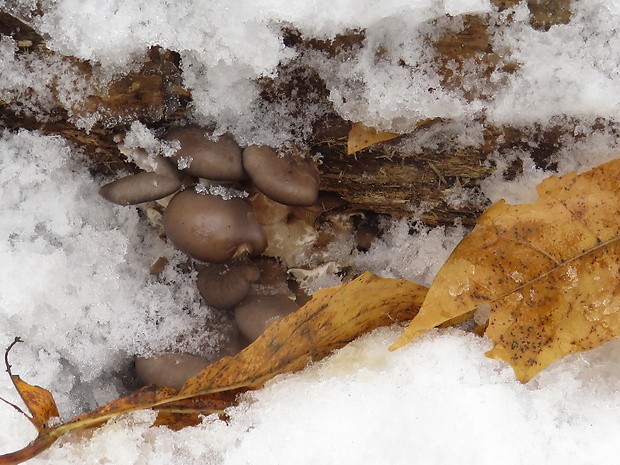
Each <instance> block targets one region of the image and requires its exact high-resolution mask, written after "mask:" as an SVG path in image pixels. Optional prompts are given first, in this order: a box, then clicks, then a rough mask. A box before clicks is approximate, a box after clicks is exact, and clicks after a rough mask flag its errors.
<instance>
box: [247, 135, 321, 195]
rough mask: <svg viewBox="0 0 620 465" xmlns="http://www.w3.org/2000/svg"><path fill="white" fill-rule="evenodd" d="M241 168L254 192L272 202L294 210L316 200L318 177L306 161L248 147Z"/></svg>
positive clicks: (251, 146)
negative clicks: (258, 191)
mask: <svg viewBox="0 0 620 465" xmlns="http://www.w3.org/2000/svg"><path fill="white" fill-rule="evenodd" d="M243 167H244V168H245V171H246V173H247V174H248V175H249V176H250V178H251V179H252V182H253V183H254V185H255V186H256V188H257V189H258V190H260V191H261V192H262V193H263V194H265V195H266V196H267V197H269V198H270V199H272V200H275V201H276V202H279V203H282V204H284V205H291V206H297V207H309V206H311V205H314V204H315V203H316V201H317V199H318V196H319V173H318V170H317V168H316V166H315V165H314V164H313V162H312V161H311V160H310V159H309V158H298V157H293V156H288V157H281V156H279V155H278V153H277V152H276V151H275V150H274V149H272V148H271V147H267V146H265V145H250V146H249V147H246V148H245V150H244V151H243Z"/></svg>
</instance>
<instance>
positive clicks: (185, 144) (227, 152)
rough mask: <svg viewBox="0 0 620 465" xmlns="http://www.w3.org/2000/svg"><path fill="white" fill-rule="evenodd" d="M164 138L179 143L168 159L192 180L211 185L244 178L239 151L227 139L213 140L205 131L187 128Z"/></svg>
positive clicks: (231, 141) (171, 131) (225, 137)
mask: <svg viewBox="0 0 620 465" xmlns="http://www.w3.org/2000/svg"><path fill="white" fill-rule="evenodd" d="M165 138H166V140H169V141H171V140H177V141H179V143H180V144H181V148H180V149H179V150H178V151H177V152H176V154H175V155H173V156H172V157H171V158H172V160H174V162H175V164H177V166H178V168H179V169H181V170H183V171H185V172H187V173H189V174H191V175H192V176H196V177H199V178H205V179H212V180H214V181H236V180H241V179H244V178H245V177H246V176H245V171H244V169H243V164H242V162H241V149H240V148H239V146H238V145H237V143H236V142H235V140H234V139H233V138H232V137H230V136H228V135H223V136H221V137H220V138H219V139H217V140H213V139H210V138H209V135H208V133H207V131H206V130H205V129H203V128H200V127H198V126H186V127H180V128H174V129H171V130H170V131H168V133H167V134H166V136H165Z"/></svg>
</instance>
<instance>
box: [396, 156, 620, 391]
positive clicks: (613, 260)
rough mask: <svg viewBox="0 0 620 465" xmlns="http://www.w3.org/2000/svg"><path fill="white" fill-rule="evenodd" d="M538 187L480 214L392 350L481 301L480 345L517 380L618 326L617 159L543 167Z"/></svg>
mask: <svg viewBox="0 0 620 465" xmlns="http://www.w3.org/2000/svg"><path fill="white" fill-rule="evenodd" d="M538 193H539V196H540V197H539V199H538V200H537V201H536V202H534V203H533V204H530V205H507V204H506V203H505V202H504V201H500V202H498V203H496V204H495V205H493V206H492V207H490V208H489V209H488V210H487V211H486V212H485V213H484V214H483V215H482V216H481V217H480V219H479V221H478V224H477V225H476V227H475V228H474V230H473V231H472V232H471V233H470V234H469V235H468V236H467V237H465V239H463V241H461V243H460V244H459V245H458V246H457V248H456V249H455V250H454V252H453V253H452V255H451V256H450V258H449V259H448V261H447V262H446V264H445V265H444V266H443V267H442V268H441V270H440V272H439V273H438V275H437V277H436V278H435V281H434V282H433V284H432V286H431V288H430V290H429V292H428V297H427V299H426V301H425V302H424V304H423V305H422V308H421V309H420V313H419V314H418V316H417V317H416V318H415V319H414V320H413V321H412V322H411V323H410V325H409V326H408V328H407V329H406V331H405V332H404V333H403V334H402V336H401V337H400V338H399V340H398V341H396V343H394V345H393V346H392V347H391V349H392V350H393V349H397V348H399V347H402V346H403V345H405V344H407V343H408V342H409V341H411V340H412V339H414V338H416V337H417V336H419V335H420V334H422V333H424V332H426V331H428V330H429V329H431V328H434V327H435V326H438V325H439V324H441V323H443V322H445V321H447V320H450V319H453V318H456V317H459V316H463V315H468V314H472V313H473V312H474V311H476V310H477V309H479V308H484V306H488V307H489V308H490V319H489V323H488V327H487V330H486V334H487V336H488V337H489V338H490V339H491V340H492V341H493V343H494V345H495V346H494V348H493V349H492V350H490V351H489V352H488V353H487V355H488V356H489V357H492V358H497V359H502V360H505V361H507V362H508V363H510V364H511V365H512V366H513V368H514V370H515V373H516V375H517V378H518V379H519V380H520V381H522V382H527V381H528V380H530V379H531V378H532V377H533V376H535V375H536V374H537V373H538V372H539V371H540V370H542V369H543V368H545V367H546V366H548V365H549V364H550V363H552V362H553V361H555V360H557V359H559V358H561V357H563V356H564V355H566V354H569V353H572V352H578V351H583V350H588V349H592V348H594V347H597V346H599V345H600V344H602V343H604V342H606V341H609V340H611V339H613V338H615V337H617V336H618V335H619V334H620V312H619V310H620V280H619V279H618V276H620V160H615V161H612V162H609V163H606V164H604V165H601V166H599V167H597V168H594V169H592V170H590V171H588V172H586V173H583V174H581V175H577V174H575V173H569V174H567V175H564V176H561V177H558V176H552V177H550V178H548V179H546V180H545V181H543V182H542V183H541V184H540V185H539V186H538Z"/></svg>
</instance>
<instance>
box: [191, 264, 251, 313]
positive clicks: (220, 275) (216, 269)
mask: <svg viewBox="0 0 620 465" xmlns="http://www.w3.org/2000/svg"><path fill="white" fill-rule="evenodd" d="M258 278H260V271H259V269H258V267H257V266H256V265H254V264H253V263H250V262H247V263H246V262H242V263H231V264H225V265H210V266H209V267H207V268H204V269H202V270H200V271H199V272H198V278H197V281H196V285H197V287H198V291H199V292H200V295H201V296H202V298H203V299H204V300H205V302H206V303H207V304H208V305H211V306H213V307H216V308H232V307H234V306H235V305H237V304H238V303H239V302H241V301H242V300H243V299H245V298H246V296H247V295H248V292H249V291H250V285H251V284H250V283H253V282H255V281H257V280H258Z"/></svg>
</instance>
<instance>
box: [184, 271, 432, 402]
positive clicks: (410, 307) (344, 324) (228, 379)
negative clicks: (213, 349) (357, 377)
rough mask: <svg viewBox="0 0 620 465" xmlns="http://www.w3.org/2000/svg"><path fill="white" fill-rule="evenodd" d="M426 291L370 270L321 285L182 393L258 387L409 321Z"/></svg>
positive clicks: (209, 367) (423, 288) (204, 371)
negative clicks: (307, 299) (333, 284)
mask: <svg viewBox="0 0 620 465" xmlns="http://www.w3.org/2000/svg"><path fill="white" fill-rule="evenodd" d="M426 291H427V289H426V288H425V287H423V286H420V285H418V284H415V283H413V282H411V281H405V280H399V279H385V278H380V277H378V276H375V275H373V274H372V273H369V272H366V273H364V274H363V275H362V276H360V277H359V278H357V279H355V280H353V281H351V282H350V283H347V284H342V285H340V286H336V287H331V288H328V289H322V290H320V291H318V292H316V293H315V294H314V295H313V296H312V300H310V302H308V303H307V304H306V305H304V306H303V307H302V308H300V309H299V310H298V311H296V312H295V313H292V314H290V315H288V316H287V317H285V318H283V319H282V320H280V321H277V322H275V323H273V324H272V325H270V326H269V327H268V328H267V329H266V330H265V332H264V333H263V335H261V336H260V337H259V338H258V339H257V340H256V341H254V343H252V344H251V345H250V346H248V347H247V348H246V349H244V350H243V351H241V352H240V353H239V354H237V355H236V356H234V357H226V358H224V359H222V360H220V361H218V362H216V363H214V364H212V365H210V366H208V367H207V368H205V369H204V370H203V371H201V372H200V373H199V374H198V375H197V376H196V377H195V378H191V379H189V380H188V381H187V382H186V383H185V385H184V386H183V389H182V390H181V394H185V395H187V394H190V393H191V394H203V393H210V392H217V391H222V390H229V389H236V388H240V387H246V388H258V387H260V386H262V385H263V383H265V382H266V381H268V380H269V379H271V378H273V377H274V376H276V375H278V374H280V373H288V372H291V371H296V370H301V369H302V368H304V367H305V366H306V365H307V364H308V363H309V362H311V361H313V360H320V359H321V358H323V357H325V356H326V355H328V354H329V353H330V352H331V351H333V350H335V349H339V348H341V347H344V346H345V345H346V344H347V343H349V342H350V341H352V340H354V339H356V338H358V337H359V336H361V335H362V334H365V333H368V332H370V331H372V330H373V329H376V328H378V327H380V326H385V325H389V324H392V323H396V322H399V321H405V320H410V319H411V318H413V317H414V315H415V314H416V313H417V312H418V308H419V307H420V305H421V304H422V301H423V300H424V297H425V295H426Z"/></svg>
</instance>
